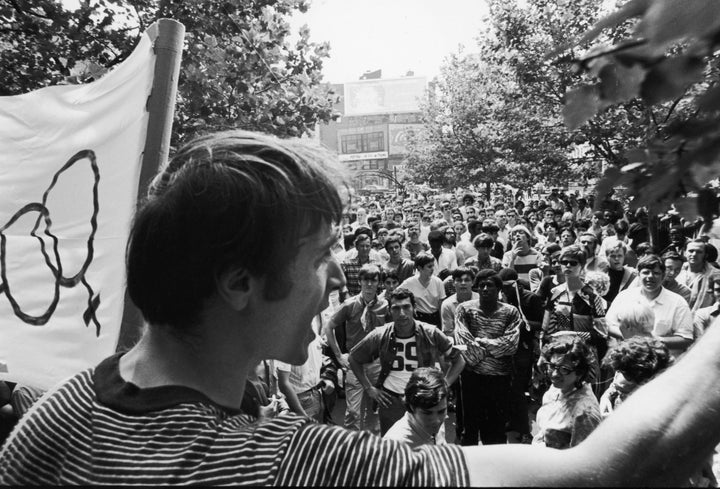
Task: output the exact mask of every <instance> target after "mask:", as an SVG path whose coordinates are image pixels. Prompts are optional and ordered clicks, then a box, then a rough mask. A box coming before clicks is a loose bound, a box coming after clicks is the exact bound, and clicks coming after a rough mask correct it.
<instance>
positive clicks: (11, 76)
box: [0, 0, 335, 145]
mask: <svg viewBox="0 0 720 489" xmlns="http://www.w3.org/2000/svg"><path fill="white" fill-rule="evenodd" d="M27 3H28V2H13V3H12V4H11V5H13V6H14V7H4V8H2V10H0V15H2V16H3V21H5V20H7V22H6V24H7V26H8V28H7V29H4V30H0V45H2V46H12V49H3V50H0V66H3V67H5V68H6V69H4V70H0V87H2V88H0V95H12V94H18V93H24V92H27V91H30V90H34V89H37V88H40V87H43V86H47V85H51V84H56V83H62V82H63V81H64V82H84V81H87V80H89V79H90V78H91V77H96V76H99V74H100V73H101V72H102V70H104V69H107V68H110V67H112V66H113V65H115V64H117V63H120V62H122V61H123V60H124V59H125V58H126V57H127V56H128V55H129V54H130V53H131V52H132V49H133V47H134V46H135V44H136V43H137V40H138V38H139V36H140V34H141V33H142V32H143V31H144V29H145V27H146V26H147V25H149V24H150V23H151V22H153V21H154V20H155V19H157V18H160V17H169V18H173V19H175V20H178V21H179V22H182V23H183V24H184V25H185V28H186V42H185V48H184V50H183V60H182V67H181V71H180V80H179V85H178V103H177V106H176V111H175V122H174V125H173V141H172V144H173V145H176V144H177V143H178V141H179V140H181V139H186V138H189V137H192V136H193V135H195V134H197V133H202V132H208V131H214V130H219V129H228V128H233V127H239V128H245V129H250V130H258V131H263V132H268V133H273V134H276V135H279V136H299V135H302V134H304V133H307V132H308V131H310V130H312V129H314V127H315V124H316V123H317V122H318V121H329V120H331V119H332V118H333V117H335V114H334V111H333V103H334V100H335V97H334V94H333V93H332V92H331V91H330V88H329V87H328V86H326V85H322V84H321V78H322V75H321V71H320V70H321V68H322V62H323V59H324V58H327V55H328V48H327V45H326V44H324V43H323V44H315V43H313V42H311V41H310V39H309V31H308V30H307V29H305V30H304V31H303V32H301V33H300V38H299V40H298V41H297V42H296V43H295V45H294V46H291V45H290V42H289V40H288V37H289V35H290V27H289V23H288V21H287V16H288V15H289V14H290V13H292V12H293V11H294V10H295V9H303V8H306V7H307V2H306V1H305V0H263V1H253V2H238V1H233V2H228V1H223V2H218V1H216V0H194V1H192V2H166V1H163V2H157V1H156V0H133V1H132V2H131V1H129V0H97V1H93V2H80V6H79V8H78V9H77V10H74V11H70V10H67V9H65V8H64V7H63V6H62V5H61V4H60V3H58V2H57V1H55V0H35V1H33V2H31V3H32V10H31V11H30V10H29V8H26V7H25V4H27ZM4 23H5V22H4Z"/></svg>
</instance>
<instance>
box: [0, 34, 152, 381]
mask: <svg viewBox="0 0 720 489" xmlns="http://www.w3.org/2000/svg"><path fill="white" fill-rule="evenodd" d="M154 27H156V26H154ZM154 27H151V29H149V30H148V32H146V33H145V34H144V35H143V36H142V39H141V41H140V43H139V44H138V46H137V48H136V49H135V51H134V52H133V53H132V55H131V56H130V57H129V58H128V59H127V60H125V61H124V62H123V63H122V64H120V65H119V66H117V67H116V68H114V69H113V70H112V71H111V72H109V73H108V74H106V75H105V76H104V77H102V78H101V79H99V80H97V81H95V82H93V83H89V84H86V85H62V86H54V87H47V88H44V89H41V90H37V91H34V92H31V93H27V94H23V95H17V96H12V97H0V188H1V189H2V191H1V192H0V274H1V282H0V379H2V380H10V381H13V382H21V383H26V384H29V385H32V386H36V387H40V388H48V387H50V386H52V385H53V384H54V383H56V382H58V381H60V380H62V379H64V378H66V377H68V376H70V375H73V374H75V373H76V372H78V371H80V370H83V369H85V368H88V367H91V366H94V365H96V364H97V363H98V362H99V361H100V360H102V359H103V358H104V357H106V356H108V355H110V354H112V353H113V352H114V351H115V348H116V345H117V341H118V335H119V331H120V322H121V319H122V313H123V300H124V288H125V267H124V260H125V258H124V257H125V245H126V240H127V237H128V233H129V228H130V223H131V219H132V216H133V213H134V211H135V206H136V197H137V185H138V178H139V175H140V167H141V160H142V151H143V147H144V145H145V133H146V130H147V112H146V110H145V108H146V104H147V99H148V96H149V94H150V91H151V88H152V78H153V69H154V66H155V56H154V54H153V48H152V45H153V42H154V38H155V37H156V35H157V34H156V29H155V28H154ZM151 37H152V39H151Z"/></svg>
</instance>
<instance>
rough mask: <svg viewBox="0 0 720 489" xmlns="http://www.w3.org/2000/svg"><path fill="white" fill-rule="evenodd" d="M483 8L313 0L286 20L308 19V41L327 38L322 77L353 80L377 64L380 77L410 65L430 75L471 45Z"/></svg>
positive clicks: (403, 0)
mask: <svg viewBox="0 0 720 489" xmlns="http://www.w3.org/2000/svg"><path fill="white" fill-rule="evenodd" d="M487 11H488V9H487V4H486V3H485V2H484V0H444V1H443V0H312V3H311V6H310V9H309V10H308V12H306V13H305V14H301V13H298V14H296V15H295V16H293V18H292V20H291V24H292V25H293V27H294V28H295V29H299V27H300V26H301V25H303V24H307V25H308V27H309V28H310V39H311V40H312V41H315V42H323V41H328V42H329V43H330V58H329V59H326V60H325V61H324V63H323V75H324V81H326V82H330V83H344V82H348V81H353V80H357V79H358V78H359V77H360V75H362V74H363V73H364V72H366V71H374V70H377V69H382V77H383V78H398V77H401V76H405V74H406V73H407V72H408V71H413V72H414V73H415V76H427V77H428V78H429V79H430V78H432V77H433V76H435V75H437V74H438V73H439V68H440V65H441V64H442V61H443V59H444V58H445V57H446V56H447V55H448V54H450V53H453V52H457V51H458V46H459V45H463V46H465V50H466V51H474V50H475V45H476V43H475V41H474V38H475V37H476V36H477V35H478V34H479V33H480V30H481V28H482V27H483V25H484V18H485V17H486V16H487Z"/></svg>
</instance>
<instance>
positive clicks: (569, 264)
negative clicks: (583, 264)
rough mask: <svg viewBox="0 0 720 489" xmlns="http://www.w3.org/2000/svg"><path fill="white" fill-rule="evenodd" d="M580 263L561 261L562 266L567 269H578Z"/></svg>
mask: <svg viewBox="0 0 720 489" xmlns="http://www.w3.org/2000/svg"><path fill="white" fill-rule="evenodd" d="M579 263H580V262H577V261H575V260H560V265H564V266H566V267H576V266H578V265H579Z"/></svg>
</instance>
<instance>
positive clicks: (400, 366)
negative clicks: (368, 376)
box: [383, 335, 418, 395]
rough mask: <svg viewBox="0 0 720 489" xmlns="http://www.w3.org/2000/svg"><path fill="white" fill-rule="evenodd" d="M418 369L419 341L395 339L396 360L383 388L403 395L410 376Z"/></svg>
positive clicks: (411, 337)
mask: <svg viewBox="0 0 720 489" xmlns="http://www.w3.org/2000/svg"><path fill="white" fill-rule="evenodd" d="M417 368H418V355H417V339H416V338H415V335H412V336H410V337H409V338H398V337H397V336H396V337H395V360H393V364H392V367H390V372H388V376H387V378H386V379H385V382H384V383H383V387H385V388H386V389H388V390H391V391H393V392H394V393H396V394H400V395H403V394H404V393H405V386H406V385H407V383H408V381H409V380H410V376H411V375H412V373H413V372H414V371H415V369H417Z"/></svg>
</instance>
